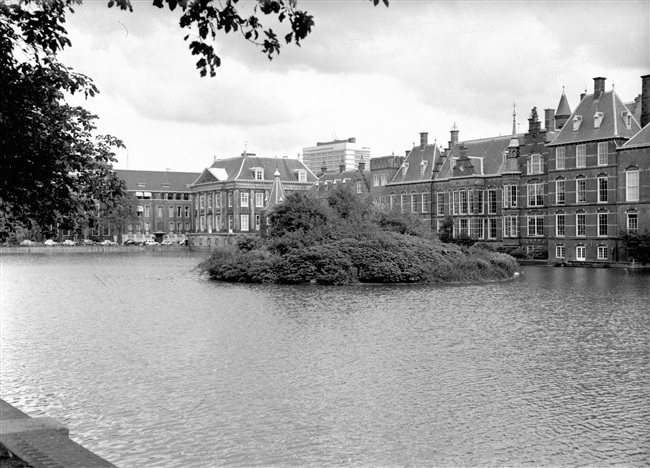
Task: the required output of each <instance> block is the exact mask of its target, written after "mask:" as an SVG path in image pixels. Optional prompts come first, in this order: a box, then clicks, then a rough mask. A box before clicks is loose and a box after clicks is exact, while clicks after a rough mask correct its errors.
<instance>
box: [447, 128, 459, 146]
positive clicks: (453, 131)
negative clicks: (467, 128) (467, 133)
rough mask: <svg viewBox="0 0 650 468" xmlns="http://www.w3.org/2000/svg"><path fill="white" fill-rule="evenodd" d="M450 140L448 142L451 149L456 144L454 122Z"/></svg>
mask: <svg viewBox="0 0 650 468" xmlns="http://www.w3.org/2000/svg"><path fill="white" fill-rule="evenodd" d="M450 133H451V140H449V148H451V147H453V146H454V145H455V144H456V143H458V127H456V122H454V126H453V127H451V132H450Z"/></svg>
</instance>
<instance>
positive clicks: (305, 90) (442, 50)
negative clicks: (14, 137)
mask: <svg viewBox="0 0 650 468" xmlns="http://www.w3.org/2000/svg"><path fill="white" fill-rule="evenodd" d="M132 2H133V5H134V10H135V11H134V12H133V13H129V12H125V11H121V10H118V9H116V8H111V9H109V8H107V6H106V5H107V1H106V0H96V1H89V0H84V3H83V5H81V6H79V7H77V8H76V12H75V14H72V15H69V16H68V21H67V25H66V26H67V29H68V32H69V35H70V39H71V40H72V47H71V48H70V49H68V50H67V51H66V52H65V53H63V54H62V56H61V59H62V61H63V62H64V63H65V64H66V65H68V66H70V67H73V68H74V69H75V70H76V71H78V72H81V73H84V74H86V75H88V76H90V77H91V78H93V80H94V81H95V84H96V85H97V86H98V87H99V89H100V91H101V93H100V95H99V96H97V97H95V98H92V99H90V100H88V101H85V102H84V103H83V105H84V106H85V107H86V108H88V109H90V110H92V111H93V112H95V113H96V114H97V115H98V116H99V117H100V120H99V122H98V124H99V131H100V132H101V133H109V134H112V135H115V136H117V137H119V138H121V139H122V140H123V141H124V142H125V144H126V145H127V147H128V157H127V152H122V153H120V154H119V162H118V163H117V164H116V167H117V168H120V169H124V168H128V169H149V170H165V169H167V168H169V169H171V170H176V171H192V172H200V171H202V170H203V169H204V168H205V167H206V166H209V165H210V164H211V163H212V160H213V158H214V157H216V158H226V157H233V156H237V155H239V154H240V153H241V152H242V151H243V150H244V148H247V150H248V151H249V152H253V153H256V154H257V155H259V156H269V157H274V156H278V157H281V156H289V157H296V156H297V155H298V153H300V152H301V150H302V148H303V147H307V146H313V145H315V144H316V142H317V141H328V140H331V139H332V138H339V139H342V138H348V137H356V138H357V142H358V143H360V144H362V145H364V146H368V147H369V148H370V150H371V155H372V156H373V157H374V156H384V155H389V154H391V153H393V152H394V153H395V154H404V151H405V150H407V149H409V148H411V146H412V145H413V143H417V142H419V133H420V132H428V133H429V141H430V142H432V141H433V140H435V139H437V141H438V143H439V144H440V145H441V146H446V143H447V140H449V130H450V129H451V127H452V125H453V124H454V123H456V125H457V126H458V128H459V130H460V140H461V141H462V140H469V139H475V138H483V137H490V136H496V135H501V134H510V133H511V130H512V104H513V101H514V102H516V108H517V122H519V123H520V124H521V125H520V130H521V131H524V130H525V129H526V126H527V121H526V119H527V118H528V117H529V114H530V110H531V108H532V107H533V106H536V107H537V109H538V113H539V115H540V118H541V119H543V116H544V111H543V109H545V108H553V109H555V108H556V107H557V104H558V101H559V99H560V95H561V93H562V87H563V86H564V87H565V90H566V94H567V97H568V100H569V104H570V105H571V108H572V109H573V108H575V106H576V105H577V104H578V100H579V95H580V93H582V92H584V90H585V88H587V90H588V92H590V93H591V92H593V78H594V77H597V76H603V77H606V78H607V81H606V88H607V89H608V90H610V89H611V87H612V85H615V89H616V92H617V93H618V95H619V96H620V97H621V98H622V99H623V100H624V101H626V102H627V101H631V100H633V99H634V98H635V97H636V96H637V95H638V94H640V92H641V78H640V76H641V75H645V74H648V73H650V52H649V49H650V37H649V36H650V26H649V23H650V8H649V6H650V2H648V1H647V0H645V1H638V0H634V1H624V0H616V1H556V2H553V1H536V2H531V1H525V2H523V1H521V2H519V1H478V2H477V1H416V0H391V2H390V7H389V8H386V7H384V6H383V5H379V6H377V7H374V6H373V5H372V2H370V1H366V0H339V1H336V0H321V1H314V0H299V1H298V6H299V7H300V8H302V9H305V10H307V11H309V12H310V13H311V14H313V15H314V19H315V23H316V25H315V28H314V30H313V32H312V34H311V35H310V36H309V37H307V39H305V40H304V42H303V44H302V47H296V46H287V47H285V48H283V49H282V52H281V53H280V55H279V56H277V57H276V58H275V59H274V60H273V61H269V60H268V59H267V58H266V56H265V55H263V54H262V53H261V52H260V51H259V50H258V49H256V48H255V46H253V45H252V44H250V43H248V42H246V41H245V40H244V39H243V38H242V37H241V36H239V35H229V36H225V35H222V36H221V37H219V38H218V43H216V44H215V47H216V50H217V53H218V54H219V55H220V57H221V59H222V66H221V67H220V68H219V69H218V71H217V76H216V77H214V78H209V77H206V78H201V77H200V76H199V73H198V71H197V70H196V68H195V65H194V64H195V62H196V60H197V58H196V57H192V56H191V55H190V52H189V50H188V48H187V43H186V42H184V41H183V37H184V36H185V34H187V31H186V30H182V29H181V28H180V27H179V26H178V18H179V15H180V13H179V12H178V11H174V12H170V11H169V10H168V9H165V10H159V9H157V8H155V7H153V6H152V5H151V1H150V0H143V1H137V0H136V1H133V0H132ZM239 5H240V8H243V9H246V10H249V11H250V9H251V8H252V5H253V3H252V2H251V1H240V3H239ZM281 36H284V34H281Z"/></svg>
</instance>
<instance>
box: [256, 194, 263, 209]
mask: <svg viewBox="0 0 650 468" xmlns="http://www.w3.org/2000/svg"><path fill="white" fill-rule="evenodd" d="M255 208H264V192H255Z"/></svg>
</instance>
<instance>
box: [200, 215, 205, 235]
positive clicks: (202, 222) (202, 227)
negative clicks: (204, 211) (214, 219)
mask: <svg viewBox="0 0 650 468" xmlns="http://www.w3.org/2000/svg"><path fill="white" fill-rule="evenodd" d="M199 222H200V229H201V232H204V231H205V216H201V218H199Z"/></svg>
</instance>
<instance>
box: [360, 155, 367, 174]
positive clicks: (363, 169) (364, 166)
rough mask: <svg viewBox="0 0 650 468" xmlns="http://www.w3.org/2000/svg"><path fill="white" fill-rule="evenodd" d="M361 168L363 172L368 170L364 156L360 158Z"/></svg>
mask: <svg viewBox="0 0 650 468" xmlns="http://www.w3.org/2000/svg"><path fill="white" fill-rule="evenodd" d="M359 170H360V171H361V172H363V171H365V170H366V162H365V161H364V160H363V158H361V159H360V160H359Z"/></svg>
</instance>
